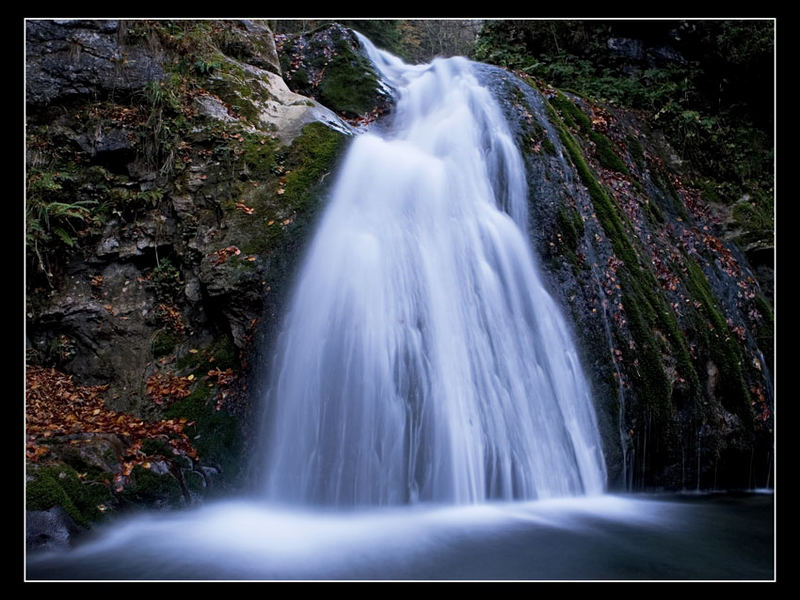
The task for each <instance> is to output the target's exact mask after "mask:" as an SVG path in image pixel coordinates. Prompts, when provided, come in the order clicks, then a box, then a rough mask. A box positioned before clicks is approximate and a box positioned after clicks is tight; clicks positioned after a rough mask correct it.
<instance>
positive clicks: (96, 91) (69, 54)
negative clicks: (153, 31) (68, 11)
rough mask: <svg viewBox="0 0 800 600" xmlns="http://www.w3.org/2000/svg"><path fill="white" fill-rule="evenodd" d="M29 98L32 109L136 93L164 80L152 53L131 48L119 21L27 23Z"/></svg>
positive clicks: (26, 57)
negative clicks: (62, 101) (71, 100)
mask: <svg viewBox="0 0 800 600" xmlns="http://www.w3.org/2000/svg"><path fill="white" fill-rule="evenodd" d="M25 34H26V45H25V51H26V56H25V60H26V98H27V102H28V103H29V104H30V105H33V106H41V105H46V104H50V103H52V102H54V101H61V100H65V99H70V98H76V97H85V98H91V97H93V96H97V95H100V96H107V95H109V94H112V93H114V92H127V93H129V92H132V91H134V90H138V89H142V88H143V87H144V86H145V85H147V84H148V83H149V82H151V81H157V80H160V79H163V78H164V77H165V74H164V68H163V64H162V57H161V56H160V55H158V53H154V52H153V49H152V48H144V47H142V46H133V45H127V44H125V43H124V42H123V41H122V35H121V32H120V27H119V22H118V21H37V20H29V21H26V29H25Z"/></svg>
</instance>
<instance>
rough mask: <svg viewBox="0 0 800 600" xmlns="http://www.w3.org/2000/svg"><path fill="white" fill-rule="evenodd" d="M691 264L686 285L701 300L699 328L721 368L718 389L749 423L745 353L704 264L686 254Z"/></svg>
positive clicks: (724, 402) (725, 403)
mask: <svg viewBox="0 0 800 600" xmlns="http://www.w3.org/2000/svg"><path fill="white" fill-rule="evenodd" d="M685 264H686V268H687V273H686V274H687V277H686V282H685V283H686V288H687V290H688V291H689V293H690V294H691V296H692V298H693V299H694V300H696V301H698V302H700V305H701V306H700V308H699V309H698V311H697V312H696V317H695V321H696V326H695V332H696V335H697V337H698V339H699V340H700V342H701V345H702V348H701V350H703V351H705V353H707V355H708V356H709V358H710V359H711V360H712V361H713V362H714V364H715V365H716V366H717V368H718V369H719V374H720V375H719V380H718V389H717V393H718V394H719V396H720V401H721V402H722V405H723V406H725V407H726V408H727V409H728V410H730V411H731V412H734V413H736V414H737V415H739V416H740V417H741V418H742V419H744V421H745V423H750V422H752V418H753V412H752V407H751V405H750V394H749V393H748V391H747V386H746V384H745V381H744V377H743V374H742V354H741V350H740V347H739V344H738V343H737V341H736V337H735V336H734V335H733V333H732V332H731V330H730V328H729V327H728V324H727V321H726V318H725V315H724V313H723V312H722V309H721V307H720V306H719V304H718V302H717V301H716V299H715V298H714V295H713V294H712V292H711V286H710V284H709V282H708V279H707V278H706V276H705V274H704V273H703V270H702V269H701V268H700V265H699V264H697V262H696V261H695V260H694V259H692V258H691V257H688V256H686V257H685Z"/></svg>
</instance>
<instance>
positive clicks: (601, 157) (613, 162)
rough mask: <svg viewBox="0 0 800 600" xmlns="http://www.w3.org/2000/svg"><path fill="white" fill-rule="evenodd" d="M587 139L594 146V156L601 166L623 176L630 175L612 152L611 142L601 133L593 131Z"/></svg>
mask: <svg viewBox="0 0 800 600" xmlns="http://www.w3.org/2000/svg"><path fill="white" fill-rule="evenodd" d="M589 137H590V138H591V140H592V141H593V142H594V144H595V156H596V157H597V160H598V161H599V162H600V164H601V165H603V166H604V167H605V168H606V169H611V170H612V171H617V172H618V173H623V174H624V175H630V172H629V171H628V167H627V166H625V163H624V162H622V159H621V158H620V157H619V156H617V153H616V152H614V148H613V146H612V144H611V140H609V139H608V138H607V137H606V136H604V135H603V134H602V133H600V132H598V131H594V130H592V131H590V132H589Z"/></svg>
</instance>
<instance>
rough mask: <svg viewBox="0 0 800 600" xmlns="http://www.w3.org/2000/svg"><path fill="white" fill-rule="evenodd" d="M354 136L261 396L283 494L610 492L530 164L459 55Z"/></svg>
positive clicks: (398, 70) (367, 497)
mask: <svg viewBox="0 0 800 600" xmlns="http://www.w3.org/2000/svg"><path fill="white" fill-rule="evenodd" d="M361 41H362V44H363V45H364V46H365V48H366V49H367V51H368V54H369V55H370V57H371V59H372V60H373V62H374V64H375V65H376V67H377V69H378V70H379V72H380V73H381V75H382V77H383V78H384V81H385V82H386V83H387V84H388V86H389V87H391V88H392V89H393V90H395V91H396V95H397V98H396V99H397V103H396V110H395V114H394V115H393V116H392V119H391V124H390V126H388V127H386V128H385V129H384V130H383V131H382V132H381V133H380V134H378V133H372V132H370V133H364V134H362V135H360V136H358V138H357V139H355V140H354V142H353V144H352V146H351V148H350V150H349V153H348V155H347V157H346V160H345V162H344V165H343V166H342V168H341V172H340V173H339V175H338V182H337V183H336V184H335V186H334V189H333V192H332V196H331V198H330V203H329V205H328V208H327V210H326V213H325V215H324V216H323V218H322V221H321V223H320V225H319V229H318V231H317V232H316V234H315V237H314V240H313V242H312V244H311V246H310V248H309V253H308V256H307V257H306V260H305V263H304V266H303V269H302V272H301V274H300V278H299V281H298V284H297V288H296V290H295V294H294V297H293V300H292V304H291V308H290V311H289V313H288V315H287V317H286V320H285V325H284V331H283V333H282V334H281V338H280V340H279V351H278V355H277V360H276V364H275V365H274V368H273V376H272V383H271V386H270V391H269V393H268V410H267V414H266V417H265V419H266V421H267V423H266V426H265V433H264V435H265V436H266V439H267V440H268V441H267V448H266V449H265V453H266V466H265V475H266V483H265V486H264V487H265V493H266V496H267V497H268V498H269V499H270V500H271V501H276V502H288V503H308V504H325V505H338V506H362V505H379V504H397V503H406V502H414V501H417V500H420V501H421V500H426V501H435V502H443V503H473V502H480V501H484V500H489V499H505V500H510V499H533V498H545V497H554V496H568V495H579V494H585V493H601V492H602V491H603V489H604V485H605V467H604V462H603V456H602V449H601V443H600V439H599V435H598V433H597V427H596V424H595V417H594V412H593V408H592V401H591V397H590V392H589V389H588V386H587V383H586V381H585V379H584V376H583V374H582V372H581V367H580V364H579V362H578V359H577V355H576V351H575V348H574V346H573V343H572V341H571V339H570V335H569V332H568V329H567V327H566V325H565V322H564V320H563V318H562V316H561V314H560V311H559V308H558V307H557V306H556V304H555V303H554V301H553V299H552V298H551V297H550V296H549V295H548V294H547V292H546V290H545V289H544V287H543V285H542V283H541V280H540V277H539V275H538V273H537V268H536V265H535V259H534V256H533V253H532V250H531V248H530V245H529V241H528V234H527V227H528V225H527V219H528V217H527V209H526V202H527V193H526V192H527V189H526V181H525V171H524V167H523V163H522V160H521V157H520V155H519V152H518V150H517V148H516V147H515V145H514V142H513V140H512V137H511V135H510V132H509V129H508V126H507V124H506V122H505V119H504V117H503V115H502V113H501V111H500V109H499V107H498V105H497V104H496V102H495V100H494V99H493V97H492V95H491V93H490V92H489V91H488V90H487V89H485V88H484V87H481V86H480V85H479V83H478V81H477V80H476V78H475V76H474V74H473V72H472V67H471V63H470V62H469V61H467V60H466V59H463V58H450V59H437V60H434V61H433V63H431V64H430V65H422V66H409V65H406V64H404V63H402V61H400V60H399V59H397V58H396V57H393V56H391V55H389V54H387V53H385V52H383V51H379V50H377V49H376V48H374V46H372V44H370V43H369V41H368V40H366V39H365V38H361Z"/></svg>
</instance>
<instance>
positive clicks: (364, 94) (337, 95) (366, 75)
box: [317, 44, 379, 116]
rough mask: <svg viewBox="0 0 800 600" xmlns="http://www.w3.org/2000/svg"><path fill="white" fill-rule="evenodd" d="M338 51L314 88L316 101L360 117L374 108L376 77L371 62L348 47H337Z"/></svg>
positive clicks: (377, 88) (346, 113)
mask: <svg viewBox="0 0 800 600" xmlns="http://www.w3.org/2000/svg"><path fill="white" fill-rule="evenodd" d="M337 51H338V53H337V54H336V55H335V56H334V57H333V58H332V59H331V60H330V61H329V62H328V64H327V66H326V67H325V71H324V75H323V77H322V81H320V83H319V86H318V88H317V92H318V94H319V100H320V102H322V104H324V105H325V106H327V107H328V108H330V109H332V110H334V111H336V112H338V113H344V114H345V115H348V116H359V115H363V114H365V113H367V112H369V111H370V110H372V108H374V106H375V103H376V97H377V93H378V90H379V86H378V78H377V76H376V75H375V71H374V70H373V69H372V65H371V64H370V62H369V61H368V60H367V59H366V58H365V57H363V56H362V55H360V54H358V53H357V52H355V51H354V50H353V49H352V48H350V46H349V45H347V44H338V45H337Z"/></svg>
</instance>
